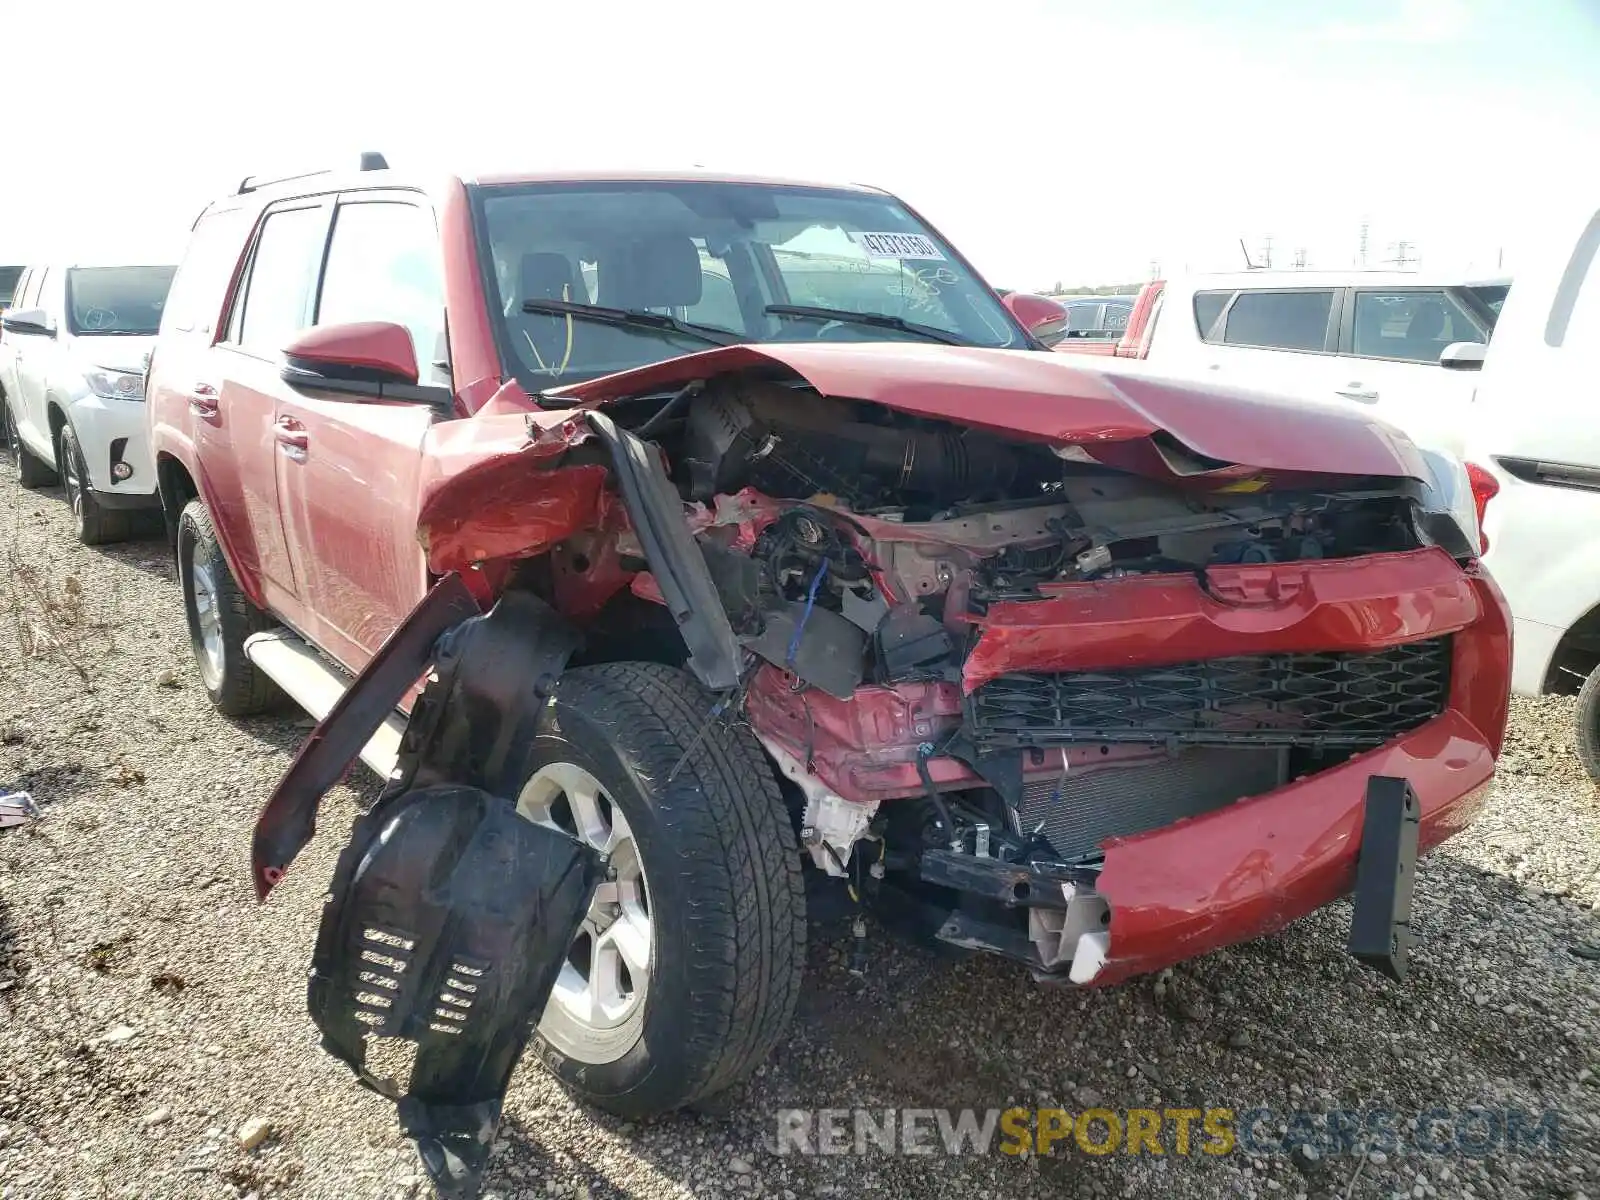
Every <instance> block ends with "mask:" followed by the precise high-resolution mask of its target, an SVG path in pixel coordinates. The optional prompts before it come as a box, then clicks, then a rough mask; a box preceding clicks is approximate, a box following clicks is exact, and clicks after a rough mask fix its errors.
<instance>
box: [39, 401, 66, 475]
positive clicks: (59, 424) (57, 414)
mask: <svg viewBox="0 0 1600 1200" xmlns="http://www.w3.org/2000/svg"><path fill="white" fill-rule="evenodd" d="M44 419H45V423H46V424H47V425H49V427H50V449H51V453H52V456H53V457H54V458H55V468H56V470H57V471H60V470H61V431H62V430H63V429H65V428H66V427H67V424H68V421H67V406H66V405H65V404H63V403H62V401H61V397H60V396H58V395H56V394H55V393H54V392H47V393H46V394H45V398H44Z"/></svg>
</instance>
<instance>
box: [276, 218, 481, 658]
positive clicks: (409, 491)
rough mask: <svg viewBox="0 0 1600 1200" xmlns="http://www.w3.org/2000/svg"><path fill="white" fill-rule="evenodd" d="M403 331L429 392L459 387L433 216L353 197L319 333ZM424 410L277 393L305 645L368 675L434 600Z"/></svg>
mask: <svg viewBox="0 0 1600 1200" xmlns="http://www.w3.org/2000/svg"><path fill="white" fill-rule="evenodd" d="M353 321H393V322H395V323H397V324H400V325H403V326H404V327H405V328H406V329H408V330H409V331H410V332H411V338H412V344H413V347H414V349H415V351H416V356H417V362H418V364H419V366H420V380H421V382H423V383H448V382H449V375H448V364H447V362H446V359H447V352H446V349H445V325H444V286H443V279H442V273H441V269H440V259H439V233H438V226H437V224H436V221H435V218H434V214H433V210H432V208H431V207H429V206H428V204H427V202H426V201H425V200H424V199H423V198H422V197H421V196H418V195H416V194H414V193H406V192H364V193H354V194H351V195H347V196H345V197H343V198H342V199H341V200H340V202H339V205H338V209H337V212H336V214H335V216H334V220H333V229H332V233H331V235H330V237H329V240H328V249H327V258H326V262H325V263H324V266H323V271H322V280H321V286H320V290H319V294H318V300H317V307H316V323H317V324H318V325H336V324H345V323H348V322H353ZM435 417H436V414H435V411H434V410H433V409H432V408H431V407H429V406H427V405H423V404H407V403H395V402H378V401H371V400H358V399H352V398H350V397H349V396H348V395H343V394H340V393H334V392H327V393H323V394H320V395H318V394H313V393H303V392H299V391H295V390H293V389H290V388H289V387H288V386H287V385H281V384H280V385H279V393H278V402H277V410H276V423H275V427H274V433H275V436H276V437H277V439H278V444H277V450H276V453H275V455H274V458H275V462H276V473H277V482H278V499H279V505H280V510H281V512H282V514H283V526H284V530H285V532H286V534H287V537H288V544H289V553H290V556H291V558H292V559H293V562H294V567H295V574H296V578H298V579H299V580H300V581H301V586H302V587H303V589H304V591H305V594H306V599H307V607H308V609H309V610H310V621H311V626H310V628H309V629H308V631H307V632H309V633H310V634H311V636H312V637H313V638H314V639H315V640H316V641H317V642H318V643H319V644H320V645H321V646H322V647H323V649H325V650H327V651H328V652H329V653H331V654H333V655H334V656H335V657H336V658H338V659H339V660H340V661H341V662H343V663H344V664H345V665H346V666H348V667H350V668H352V669H355V670H359V669H360V668H361V667H363V666H365V665H366V663H367V660H368V659H369V658H371V656H372V654H373V653H374V652H375V651H376V650H377V648H378V647H379V646H380V645H381V644H382V643H383V640H384V639H385V638H386V637H388V636H389V634H390V633H391V632H393V630H394V628H395V627H396V626H397V625H398V624H399V623H400V621H401V620H402V619H403V618H404V617H405V615H406V614H407V613H409V612H410V611H411V610H412V608H414V607H415V606H416V604H417V602H418V601H419V600H421V599H422V596H423V594H424V592H425V591H426V590H427V582H428V577H427V563H426V560H425V558H424V555H423V551H422V547H421V546H420V545H419V544H418V542H417V486H418V472H419V470H420V467H421V453H422V438H423V435H424V434H425V433H426V432H427V429H428V426H429V425H430V424H432V422H433V421H434V419H435Z"/></svg>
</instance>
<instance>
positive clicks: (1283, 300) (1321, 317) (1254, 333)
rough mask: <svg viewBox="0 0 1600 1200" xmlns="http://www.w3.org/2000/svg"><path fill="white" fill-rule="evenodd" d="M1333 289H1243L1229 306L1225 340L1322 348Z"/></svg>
mask: <svg viewBox="0 0 1600 1200" xmlns="http://www.w3.org/2000/svg"><path fill="white" fill-rule="evenodd" d="M1332 312H1333V292H1332V291H1331V290H1329V291H1318V292H1240V293H1239V298H1238V299H1237V300H1235V301H1234V302H1233V307H1232V308H1230V309H1229V310H1228V317H1227V320H1226V322H1225V324H1224V328H1223V331H1222V340H1223V341H1224V342H1225V343H1227V344H1228V345H1230V346H1259V347H1263V348H1265V349H1269V350H1322V349H1324V348H1325V347H1326V346H1327V342H1328V317H1329V315H1330V314H1331V313H1332Z"/></svg>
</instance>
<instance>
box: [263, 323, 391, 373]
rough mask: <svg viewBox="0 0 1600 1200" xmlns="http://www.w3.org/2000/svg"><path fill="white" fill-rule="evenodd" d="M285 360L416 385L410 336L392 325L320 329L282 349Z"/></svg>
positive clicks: (298, 335) (306, 332)
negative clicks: (350, 369)
mask: <svg viewBox="0 0 1600 1200" xmlns="http://www.w3.org/2000/svg"><path fill="white" fill-rule="evenodd" d="M283 353H284V357H286V358H291V359H298V360H302V361H304V362H305V363H307V364H309V365H311V366H313V367H316V366H328V367H356V368H358V369H360V370H365V371H377V372H379V373H380V374H382V375H385V376H387V377H389V378H392V379H397V380H400V381H401V382H403V383H415V382H416V381H417V354H416V351H415V350H414V349H413V348H412V345H411V334H410V332H408V331H407V329H406V327H405V326H404V325H396V324H394V323H393V322H392V321H352V322H350V323H349V324H346V325H319V326H317V327H316V328H314V329H307V330H306V331H305V332H304V333H301V334H297V335H296V336H295V338H294V340H293V341H291V342H290V343H289V344H288V345H287V346H285V347H284V348H283Z"/></svg>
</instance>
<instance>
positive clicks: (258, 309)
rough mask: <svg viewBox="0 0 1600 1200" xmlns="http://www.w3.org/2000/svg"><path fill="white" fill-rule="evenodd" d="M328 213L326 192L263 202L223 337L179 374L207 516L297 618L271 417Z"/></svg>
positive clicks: (271, 603) (306, 305) (301, 611)
mask: <svg viewBox="0 0 1600 1200" xmlns="http://www.w3.org/2000/svg"><path fill="white" fill-rule="evenodd" d="M331 214H332V204H331V202H329V201H326V200H308V201H299V202H296V203H294V204H289V205H285V206H282V207H278V208H273V209H269V210H268V212H267V214H266V216H265V218H264V219H263V221H262V224H261V227H260V229H259V230H258V231H257V233H256V238H255V244H254V246H253V247H252V249H251V253H250V261H249V267H248V274H247V276H246V278H245V280H244V281H243V283H242V284H241V285H240V288H239V293H238V298H237V299H236V300H235V302H234V305H233V309H232V311H231V313H230V314H229V317H228V325H227V328H226V330H225V331H224V334H223V338H222V340H221V341H220V342H219V343H218V344H217V345H216V346H215V347H213V348H212V349H211V350H210V351H209V352H208V353H207V354H206V355H204V356H203V357H200V358H199V359H198V362H197V370H195V371H194V372H192V374H193V376H194V378H192V379H189V378H187V377H185V378H184V379H183V380H182V382H181V386H183V387H186V388H187V389H188V401H189V406H190V412H191V413H192V414H193V416H194V420H193V423H192V428H193V429H194V438H195V444H196V451H197V452H196V456H195V457H196V460H197V461H198V462H199V463H200V464H201V467H202V469H203V470H204V471H205V473H206V478H205V481H204V486H205V494H206V496H207V497H208V499H209V501H210V503H211V505H212V509H213V511H212V518H213V520H215V521H216V522H217V523H218V524H219V525H220V526H221V527H222V530H221V532H222V533H223V536H224V537H225V538H226V540H227V543H228V545H229V547H230V549H231V551H232V554H233V557H234V558H235V560H236V561H235V565H236V567H237V568H238V570H239V571H240V572H241V573H245V574H249V575H251V576H253V577H254V578H255V579H256V580H257V581H258V583H259V584H260V588H261V592H262V595H263V597H264V599H265V600H266V603H267V606H268V607H269V608H271V609H272V610H273V611H274V612H276V613H277V614H278V615H279V616H281V617H283V618H284V619H285V620H286V621H289V622H290V623H291V624H293V625H295V626H297V627H301V628H303V627H304V625H305V621H306V613H305V599H306V597H305V594H304V589H303V588H302V587H301V582H302V581H300V580H298V579H297V578H296V574H295V570H294V564H293V562H292V561H291V559H290V555H289V545H288V541H287V539H286V538H285V536H284V529H283V522H282V519H281V518H280V516H279V508H278V481H277V459H278V456H279V455H278V448H277V444H276V442H275V441H274V438H273V424H274V421H275V420H276V417H277V413H276V405H277V396H278V393H279V391H281V390H282V389H283V387H284V384H283V382H282V381H281V379H280V378H279V374H278V373H279V371H280V369H281V367H282V364H283V347H284V345H285V344H286V343H287V342H288V341H289V340H290V339H292V338H293V337H294V335H295V334H296V333H298V332H299V331H300V330H302V329H304V328H305V327H306V326H307V325H308V324H310V314H311V311H312V308H311V306H312V295H313V291H314V284H315V282H316V277H317V266H318V264H319V263H320V261H321V258H322V248H323V245H324V242H325V241H326V238H327V230H328V221H329V219H330V216H331Z"/></svg>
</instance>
